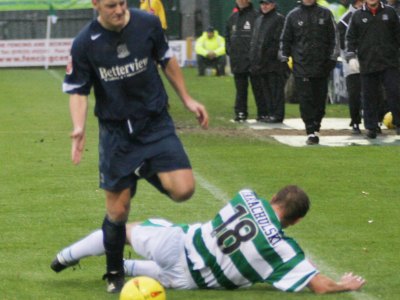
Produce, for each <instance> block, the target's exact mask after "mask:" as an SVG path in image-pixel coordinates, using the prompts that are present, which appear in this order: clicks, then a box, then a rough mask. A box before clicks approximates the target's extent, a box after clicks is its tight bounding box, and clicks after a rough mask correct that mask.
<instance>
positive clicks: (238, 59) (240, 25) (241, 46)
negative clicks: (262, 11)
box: [225, 0, 263, 122]
mask: <svg viewBox="0 0 400 300" xmlns="http://www.w3.org/2000/svg"><path fill="white" fill-rule="evenodd" d="M236 7H237V9H238V10H237V12H234V13H233V14H232V15H231V16H230V18H229V19H228V22H227V25H226V31H225V32H226V36H225V41H226V53H227V55H229V59H230V64H231V71H232V73H233V76H234V80H235V88H236V99H235V108H234V109H235V121H236V122H244V121H246V120H247V117H248V109H247V98H248V86H249V81H250V82H251V86H252V88H253V94H255V93H254V88H255V86H254V84H255V82H254V79H253V77H252V75H251V74H250V56H249V53H250V41H251V35H252V33H253V25H254V21H255V19H256V18H257V15H258V13H257V12H256V11H255V10H254V8H253V5H252V3H251V2H250V0H236ZM262 109H263V108H262V107H259V106H258V105H257V110H258V115H259V116H260V115H261V114H262Z"/></svg>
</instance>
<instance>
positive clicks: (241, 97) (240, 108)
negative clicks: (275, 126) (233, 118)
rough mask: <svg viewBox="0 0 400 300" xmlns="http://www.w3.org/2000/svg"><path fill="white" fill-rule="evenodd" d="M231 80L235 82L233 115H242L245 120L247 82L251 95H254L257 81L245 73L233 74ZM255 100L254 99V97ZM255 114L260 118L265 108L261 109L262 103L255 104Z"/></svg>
mask: <svg viewBox="0 0 400 300" xmlns="http://www.w3.org/2000/svg"><path fill="white" fill-rule="evenodd" d="M233 78H234V80H235V88H236V99H235V114H236V115H238V114H239V113H243V114H244V115H245V116H246V118H247V116H248V108H247V99H248V88H249V81H250V83H251V87H252V90H253V95H256V94H257V92H258V90H256V89H257V80H256V79H255V78H254V76H253V75H251V74H250V72H246V73H235V74H233ZM255 98H256V97H255ZM256 104H257V114H258V116H262V115H263V114H264V113H265V111H266V108H265V107H263V104H262V103H257V102H256Z"/></svg>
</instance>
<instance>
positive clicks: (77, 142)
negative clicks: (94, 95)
mask: <svg viewBox="0 0 400 300" xmlns="http://www.w3.org/2000/svg"><path fill="white" fill-rule="evenodd" d="M69 109H70V113H71V119H72V125H73V130H72V132H71V135H70V136H71V139H72V148H71V159H72V162H73V163H74V164H79V163H80V161H81V159H82V154H83V149H84V147H85V126H86V116H87V110H88V97H87V96H84V95H78V94H72V95H70V98H69Z"/></svg>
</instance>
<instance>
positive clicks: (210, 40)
mask: <svg viewBox="0 0 400 300" xmlns="http://www.w3.org/2000/svg"><path fill="white" fill-rule="evenodd" d="M210 33H211V32H207V31H205V32H203V34H202V35H201V36H200V37H199V38H198V39H197V40H196V45H195V51H196V54H198V55H201V56H204V57H206V56H207V55H208V54H209V53H210V52H214V53H215V55H216V56H217V57H218V56H222V55H225V53H226V49H225V39H224V38H223V37H222V36H220V35H219V34H218V31H217V30H214V31H213V34H210Z"/></svg>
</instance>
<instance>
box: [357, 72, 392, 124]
mask: <svg viewBox="0 0 400 300" xmlns="http://www.w3.org/2000/svg"><path fill="white" fill-rule="evenodd" d="M399 81H400V72H399V70H398V69H397V68H390V69H386V70H383V71H380V72H374V73H369V74H361V87H362V93H363V100H364V103H363V106H364V125H365V128H367V129H375V128H376V127H377V126H378V122H380V121H381V110H382V91H381V88H380V87H381V85H382V86H383V89H384V92H385V95H386V101H387V105H388V109H389V110H390V111H391V112H392V115H393V124H394V125H395V126H400V88H399Z"/></svg>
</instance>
